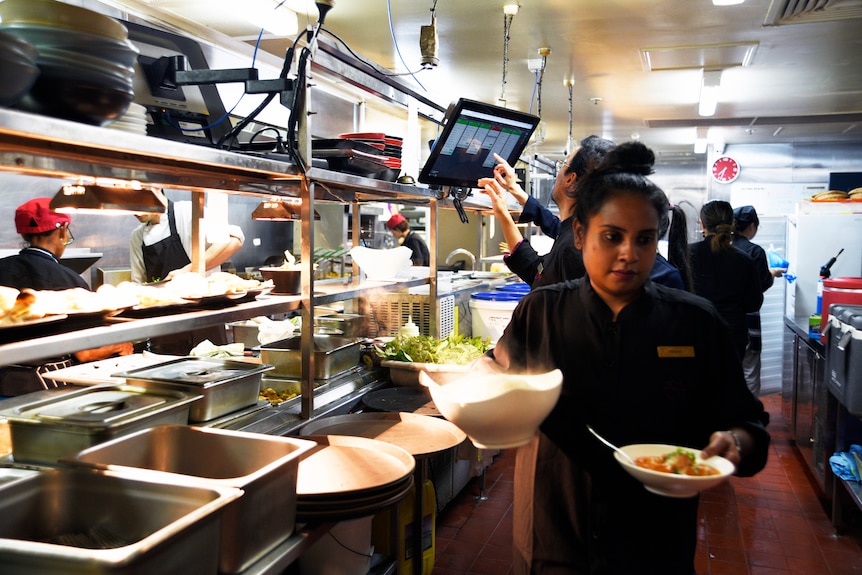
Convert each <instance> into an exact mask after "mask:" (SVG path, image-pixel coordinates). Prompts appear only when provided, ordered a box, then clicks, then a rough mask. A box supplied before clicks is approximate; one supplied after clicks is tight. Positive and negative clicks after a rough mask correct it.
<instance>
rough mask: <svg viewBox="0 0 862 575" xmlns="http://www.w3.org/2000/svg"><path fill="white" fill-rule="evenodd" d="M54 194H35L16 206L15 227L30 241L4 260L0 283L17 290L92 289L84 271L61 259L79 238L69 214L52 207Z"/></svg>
mask: <svg viewBox="0 0 862 575" xmlns="http://www.w3.org/2000/svg"><path fill="white" fill-rule="evenodd" d="M50 203H51V198H35V199H32V200H30V201H28V202H25V203H23V204H22V205H20V206H18V209H16V210H15V230H16V231H17V232H18V233H19V234H21V237H22V238H24V243H25V244H27V245H26V247H25V248H24V249H22V250H21V251H20V252H19V253H18V254H17V255H14V256H9V257H7V258H3V259H2V260H0V284H2V285H4V286H8V287H13V288H15V289H17V290H22V289H24V288H30V289H35V290H61V289H69V288H84V289H90V288H89V287H88V286H87V282H85V281H84V278H82V277H81V275H80V274H77V273H75V272H74V271H72V270H71V269H70V268H68V267H66V266H64V265H63V264H61V263H60V258H61V257H63V252H65V251H66V246H68V245H70V244H71V243H72V242H74V241H75V238H74V237H73V236H72V230H71V229H69V226H70V225H71V223H72V218H71V217H70V216H69V214H60V213H57V212H54V211H52V210H51V209H50V208H49V207H48V205H49V204H50Z"/></svg>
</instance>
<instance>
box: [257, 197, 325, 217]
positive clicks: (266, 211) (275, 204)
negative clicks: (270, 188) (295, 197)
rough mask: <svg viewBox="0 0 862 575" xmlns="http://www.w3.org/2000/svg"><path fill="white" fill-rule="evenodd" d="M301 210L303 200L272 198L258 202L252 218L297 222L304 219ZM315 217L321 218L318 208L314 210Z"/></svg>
mask: <svg viewBox="0 0 862 575" xmlns="http://www.w3.org/2000/svg"><path fill="white" fill-rule="evenodd" d="M301 211H302V203H301V202H291V201H287V200H282V199H279V198H270V199H269V200H264V201H262V202H261V203H260V204H258V206H257V207H256V208H255V209H254V211H253V212H252V213H251V219H253V220H268V221H271V222H295V221H299V220H301V219H302V215H301ZM314 219H315V220H319V219H320V214H319V213H317V210H314Z"/></svg>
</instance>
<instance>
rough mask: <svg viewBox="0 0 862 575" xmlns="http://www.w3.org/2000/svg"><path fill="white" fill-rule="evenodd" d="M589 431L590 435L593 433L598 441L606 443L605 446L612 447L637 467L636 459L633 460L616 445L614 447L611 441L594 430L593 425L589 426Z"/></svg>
mask: <svg viewBox="0 0 862 575" xmlns="http://www.w3.org/2000/svg"><path fill="white" fill-rule="evenodd" d="M587 430H588V431H589V432H590V433H592V434H593V435H595V436H596V439H598V440H599V441H601V442H602V443H604V444H605V445H607V446H608V447H610V448H611V449H613V450H614V451H616V452H617V453H619V454H620V455H622V456H623V457H624V458H625V460H626V461H628V462H629V463H631V464H632V465H635V461H634V459H632V458H631V456H630V455H629V454H628V453H626V452H625V451H623V450H622V449H620V448H619V447H617V446H616V445H614V444H613V443H611V442H610V441H608V440H607V439H605V438H604V437H602V436H601V435H599V433H598V432H597V431H596V430H595V429H593V428H592V426H591V425H589V424H587Z"/></svg>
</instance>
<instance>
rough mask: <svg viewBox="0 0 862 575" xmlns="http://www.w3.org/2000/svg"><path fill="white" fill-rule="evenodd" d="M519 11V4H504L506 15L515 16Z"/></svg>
mask: <svg viewBox="0 0 862 575" xmlns="http://www.w3.org/2000/svg"><path fill="white" fill-rule="evenodd" d="M517 13H518V5H517V4H505V5H504V6H503V14H505V15H506V16H514V15H515V14H517Z"/></svg>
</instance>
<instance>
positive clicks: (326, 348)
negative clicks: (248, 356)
mask: <svg viewBox="0 0 862 575" xmlns="http://www.w3.org/2000/svg"><path fill="white" fill-rule="evenodd" d="M301 339H302V338H301V337H300V336H295V337H291V338H288V339H282V340H279V341H274V342H271V343H268V344H266V345H262V346H260V359H261V361H263V362H264V363H267V364H271V365H273V366H274V369H273V370H272V372H271V374H270V375H277V376H280V377H302V365H301V364H302V347H301V346H302V342H301ZM358 363H359V342H358V341H357V340H354V339H350V338H345V337H336V336H329V335H315V336H314V379H330V378H331V377H334V376H336V375H338V374H340V373H342V372H344V371H346V370H348V369H350V368H351V367H354V366H355V365H357V364H358Z"/></svg>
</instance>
